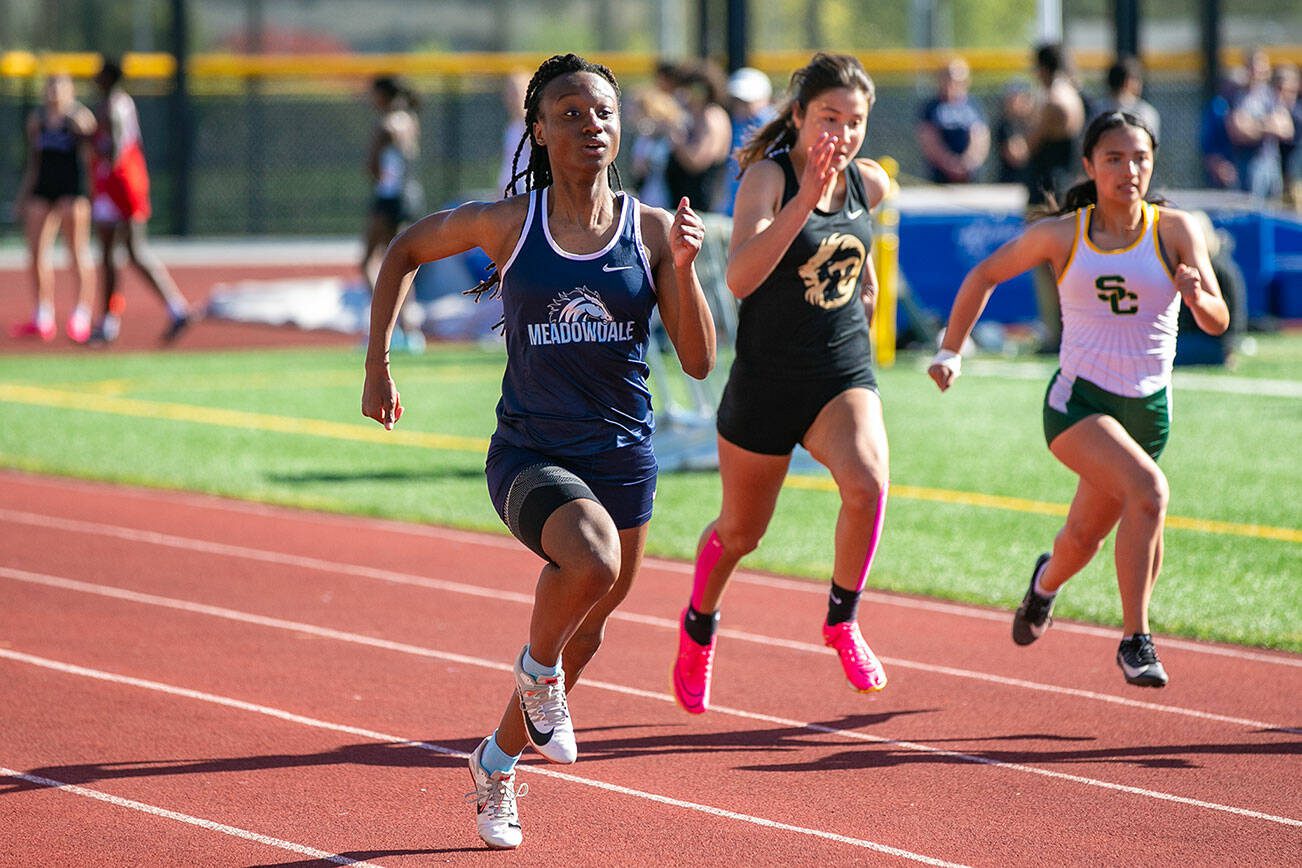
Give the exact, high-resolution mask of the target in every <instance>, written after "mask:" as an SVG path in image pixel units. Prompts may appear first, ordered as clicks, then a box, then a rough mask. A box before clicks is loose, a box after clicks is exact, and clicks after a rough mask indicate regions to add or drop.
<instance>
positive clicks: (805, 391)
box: [716, 365, 877, 455]
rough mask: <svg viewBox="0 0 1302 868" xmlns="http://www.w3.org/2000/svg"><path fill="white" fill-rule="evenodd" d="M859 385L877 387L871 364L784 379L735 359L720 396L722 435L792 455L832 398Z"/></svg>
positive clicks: (742, 443) (739, 443)
mask: <svg viewBox="0 0 1302 868" xmlns="http://www.w3.org/2000/svg"><path fill="white" fill-rule="evenodd" d="M854 388H862V389H869V390H871V391H873V392H876V391H877V378H876V377H875V376H874V375H873V372H872V369H871V368H865V369H864V370H863V371H860V372H859V373H855V374H846V375H844V376H840V377H832V378H829V379H823V380H779V379H774V378H771V377H757V376H754V375H753V374H748V373H745V372H744V371H739V370H738V369H737V366H736V365H733V367H732V371H731V372H729V374H728V385H727V386H725V387H724V389H723V399H722V400H720V401H719V413H718V416H717V422H716V424H717V427H718V431H719V436H720V437H722V438H723V439H724V440H727V441H728V442H729V443H731V444H733V445H734V446H740V447H741V448H742V449H745V450H747V451H748V452H758V453H759V454H761V455H790V454H791V451H792V450H793V449H795V448H796V444H798V443H800V442H802V441H803V440H804V439H805V434H806V432H808V431H809V426H810V425H813V424H814V420H815V419H816V418H818V414H819V413H820V412H821V411H822V409H823V408H824V407H826V406H827V404H828V402H829V401H831V400H832V399H833V398H835V397H836V396H837V395H839V394H841V393H842V392H844V391H846V390H847V389H854Z"/></svg>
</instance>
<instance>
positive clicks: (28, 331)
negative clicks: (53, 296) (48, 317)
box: [9, 320, 58, 341]
mask: <svg viewBox="0 0 1302 868" xmlns="http://www.w3.org/2000/svg"><path fill="white" fill-rule="evenodd" d="M57 331H58V328H56V327H55V325H54V323H50V324H49V325H47V326H44V327H42V326H40V325H38V324H37V322H36V320H28V321H27V322H25V323H20V324H19V325H16V326H14V327H13V328H12V329H10V330H9V334H10V335H12V336H13V337H16V338H40V339H41V340H43V341H52V340H54V335H55V332H57Z"/></svg>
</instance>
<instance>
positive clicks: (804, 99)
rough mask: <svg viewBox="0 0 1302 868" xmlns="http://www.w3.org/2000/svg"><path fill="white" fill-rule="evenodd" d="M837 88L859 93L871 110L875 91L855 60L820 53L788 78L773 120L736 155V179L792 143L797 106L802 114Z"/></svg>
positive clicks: (866, 74)
mask: <svg viewBox="0 0 1302 868" xmlns="http://www.w3.org/2000/svg"><path fill="white" fill-rule="evenodd" d="M838 87H845V88H849V89H851V90H858V91H862V92H863V94H864V96H866V97H867V98H868V109H869V110H870V111H871V110H872V107H873V103H874V102H875V101H876V99H877V88H876V86H875V85H874V84H873V80H872V78H871V77H870V76H869V75H868V73H867V72H866V71H865V70H864V68H863V64H861V63H860V62H859V60H858V58H855V57H852V56H851V55H849V54H826V53H824V52H822V51H820V52H819V53H818V54H815V55H814V56H813V58H812V59H811V60H810V61H809V63H807V64H806V65H805V66H803V67H801V68H800V69H797V70H796V71H795V72H793V73H792V74H791V83H790V84H789V85H787V93H788V94H789V96H788V98H787V101H786V102H785V103H783V105H782V108H781V109H779V110H778V115H777V117H775V118H774V119H773V120H771V121H769V122H768V123H767V124H765V125H764V126H763V127H761V128H760V129H759V131H758V132H756V133H755V134H754V135H753V136H751V137H750V139H749V140H748V141H747V142H746V144H745V145H743V146H742V147H741V148H740V149H739V150H738V151H737V164H738V165H739V166H741V172H739V173H738V175H739V176H740V175H741V174H744V173H745V172H746V169H748V168H749V167H750V166H752V165H753V164H755V163H758V162H759V161H760V160H762V159H764V158H765V157H767V156H768V155H769V154H773V153H777V152H778V151H782V150H788V149H790V148H791V146H792V145H794V144H795V143H796V135H797V132H798V131H797V130H796V124H795V121H794V116H795V107H796V106H800V110H801V112H804V111H806V110H808V108H809V104H810V103H811V102H813V101H814V100H815V99H817V98H818V96H819V94H822V93H824V92H826V91H829V90H834V89H835V88H838Z"/></svg>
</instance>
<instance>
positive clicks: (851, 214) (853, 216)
mask: <svg viewBox="0 0 1302 868" xmlns="http://www.w3.org/2000/svg"><path fill="white" fill-rule="evenodd" d="M862 213H863V209H862V208H857V209H855V210H854V211H846V212H845V216H847V217H849V218H850V219H851V220H857V219H859V215H860V214H862Z"/></svg>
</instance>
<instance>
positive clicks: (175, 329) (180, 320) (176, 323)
mask: <svg viewBox="0 0 1302 868" xmlns="http://www.w3.org/2000/svg"><path fill="white" fill-rule="evenodd" d="M192 325H194V314H192V313H183V314H181V315H180V316H174V317H172V322H171V324H170V325H169V326H168V327H167V329H166V330H165V331H164V332H163V334H162V337H161V340H162V342H163V343H165V344H170V343H172V342H173V341H175V340H176V339H177V338H179V337H180V336H181V332H183V331H185V330H186V329H188V328H189V327H190V326H192Z"/></svg>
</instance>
